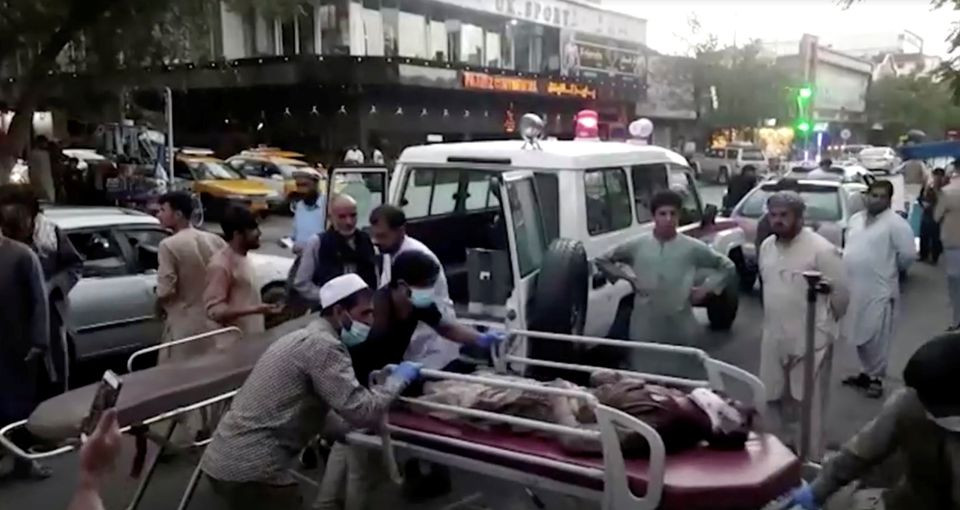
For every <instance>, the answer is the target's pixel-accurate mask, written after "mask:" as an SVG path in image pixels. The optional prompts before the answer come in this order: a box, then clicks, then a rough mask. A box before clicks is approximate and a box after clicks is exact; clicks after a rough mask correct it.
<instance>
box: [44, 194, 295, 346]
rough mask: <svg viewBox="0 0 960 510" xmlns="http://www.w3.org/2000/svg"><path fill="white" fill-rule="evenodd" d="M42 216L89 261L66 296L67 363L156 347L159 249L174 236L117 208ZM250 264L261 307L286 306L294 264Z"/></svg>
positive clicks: (258, 260) (254, 256)
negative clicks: (264, 304) (284, 298)
mask: <svg viewBox="0 0 960 510" xmlns="http://www.w3.org/2000/svg"><path fill="white" fill-rule="evenodd" d="M43 212H44V215H46V216H47V218H49V219H50V220H51V221H53V223H54V224H56V225H57V226H58V227H60V229H61V230H63V232H64V233H65V234H66V235H67V237H69V238H70V241H71V242H72V243H73V245H74V246H75V247H76V248H77V250H79V251H80V253H81V254H82V255H83V256H84V258H85V261H84V264H83V277H82V278H81V279H80V281H79V282H78V283H77V285H76V286H75V287H74V288H73V289H72V290H71V291H70V294H69V309H68V311H67V314H66V317H67V321H66V322H67V324H66V326H67V331H68V336H67V342H68V352H69V362H70V363H71V364H75V363H80V362H84V361H87V360H90V359H94V358H99V357H102V356H106V355H109V354H112V353H122V352H129V351H133V350H135V349H139V348H142V347H146V346H149V345H153V344H156V343H157V342H159V341H160V338H161V334H162V323H161V321H160V320H159V319H158V318H157V317H156V313H155V304H156V296H155V292H154V289H155V287H156V284H157V265H158V264H157V250H158V247H159V245H160V241H162V240H163V239H165V238H166V237H167V236H168V235H170V233H169V232H168V231H167V230H165V229H164V228H162V227H161V226H160V222H159V221H158V220H157V219H156V218H154V217H153V216H150V215H148V214H144V213H140V212H137V211H132V210H129V209H121V208H117V207H72V206H48V207H45V208H44V210H43ZM249 257H250V260H251V262H252V263H253V266H254V270H255V273H256V277H257V286H258V287H259V288H260V292H261V295H262V297H263V299H264V301H266V302H278V301H280V300H282V299H283V296H284V295H285V285H286V279H287V273H288V272H289V270H290V266H291V265H292V264H293V261H292V259H288V258H284V257H277V256H272V255H263V254H259V253H250V254H249Z"/></svg>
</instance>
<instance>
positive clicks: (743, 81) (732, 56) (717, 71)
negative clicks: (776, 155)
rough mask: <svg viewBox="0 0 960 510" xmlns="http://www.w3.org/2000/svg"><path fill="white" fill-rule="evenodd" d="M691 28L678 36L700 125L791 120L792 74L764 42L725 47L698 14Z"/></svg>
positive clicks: (689, 22)
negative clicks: (689, 60) (766, 53)
mask: <svg viewBox="0 0 960 510" xmlns="http://www.w3.org/2000/svg"><path fill="white" fill-rule="evenodd" d="M958 1H960V0H958ZM687 27H688V29H689V36H682V35H679V34H678V36H679V37H680V38H681V39H683V40H684V42H686V44H687V53H688V55H689V56H691V57H693V59H694V65H693V72H692V75H693V80H694V94H695V96H696V98H697V113H698V117H699V119H700V121H701V125H703V126H704V127H706V128H707V129H708V130H712V129H715V128H720V127H733V126H756V125H757V124H758V123H760V122H761V121H762V120H763V119H768V118H778V119H785V118H787V116H788V115H789V106H790V104H791V103H790V97H789V93H790V89H789V85H790V77H789V74H788V73H787V72H785V71H784V70H783V69H782V68H780V67H778V66H777V65H776V64H775V62H773V61H772V60H767V59H764V58H763V57H762V55H761V49H762V46H761V44H760V41H751V42H750V43H749V44H747V45H746V46H732V45H731V46H727V47H723V48H721V47H720V44H719V40H718V38H717V36H716V34H712V33H709V32H706V31H704V29H703V25H702V24H701V23H700V20H699V18H697V15H696V14H694V13H691V14H690V15H689V16H688V17H687ZM714 95H716V99H717V101H716V105H717V107H716V108H714V107H713V97H714Z"/></svg>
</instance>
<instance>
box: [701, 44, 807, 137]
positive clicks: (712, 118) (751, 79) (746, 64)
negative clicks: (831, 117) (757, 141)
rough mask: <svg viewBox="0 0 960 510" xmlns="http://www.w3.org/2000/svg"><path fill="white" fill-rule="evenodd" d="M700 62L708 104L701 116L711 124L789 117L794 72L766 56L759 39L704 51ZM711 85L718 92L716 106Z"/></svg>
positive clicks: (750, 123) (749, 123)
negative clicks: (739, 44) (737, 45)
mask: <svg viewBox="0 0 960 510" xmlns="http://www.w3.org/2000/svg"><path fill="white" fill-rule="evenodd" d="M697 65H698V67H699V68H700V69H699V72H698V75H699V79H700V81H701V87H700V89H701V92H702V94H701V96H702V97H703V98H704V100H703V101H702V102H703V103H705V104H704V105H703V106H702V107H701V112H702V117H701V118H702V120H704V121H705V122H706V123H707V125H708V126H710V127H724V126H756V125H758V124H759V123H760V122H762V121H763V119H767V118H777V119H781V120H782V119H786V118H787V117H788V116H789V108H790V105H791V102H790V97H791V95H790V91H791V87H790V86H791V78H790V75H789V73H788V72H787V71H786V70H784V69H783V68H782V67H780V66H777V65H776V64H775V63H774V62H773V61H772V60H770V59H765V58H762V56H761V46H760V43H759V41H754V42H751V43H750V44H748V45H747V46H744V47H733V46H730V47H727V48H723V49H720V50H712V51H704V52H701V53H700V54H699V55H698V56H697ZM794 85H795V84H794ZM711 87H712V88H713V90H714V91H715V93H716V98H717V104H716V106H717V107H716V108H714V107H713V106H714V105H713V99H712V93H711Z"/></svg>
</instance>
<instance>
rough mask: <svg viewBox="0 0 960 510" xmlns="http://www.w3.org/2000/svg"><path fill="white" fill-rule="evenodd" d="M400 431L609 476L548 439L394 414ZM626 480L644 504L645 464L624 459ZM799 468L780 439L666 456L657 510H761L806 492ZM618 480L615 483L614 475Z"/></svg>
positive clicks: (542, 469) (580, 481) (559, 475)
mask: <svg viewBox="0 0 960 510" xmlns="http://www.w3.org/2000/svg"><path fill="white" fill-rule="evenodd" d="M390 423H391V424H392V425H395V426H397V427H401V428H406V429H411V430H415V431H417V432H426V433H429V434H435V435H437V436H444V437H450V438H454V439H459V440H463V441H467V442H470V443H474V444H480V445H484V446H491V447H496V448H501V449H506V450H511V451H514V452H519V453H524V454H527V455H531V456H538V457H544V458H547V459H550V460H556V461H561V462H565V463H569V464H576V465H580V466H586V467H594V468H600V469H602V468H603V459H602V458H601V457H598V456H597V457H587V456H577V455H570V454H568V453H566V452H564V451H563V449H562V448H561V447H560V444H559V443H558V442H556V441H554V440H551V439H550V438H543V437H538V436H535V435H531V434H516V433H510V432H507V431H503V430H486V429H480V428H477V427H474V426H471V425H467V424H459V423H452V422H446V421H441V420H438V419H436V418H431V417H429V416H425V415H419V414H413V413H411V412H407V411H395V412H392V413H391V414H390ZM394 437H397V438H398V439H402V440H404V441H406V442H409V443H413V444H417V445H420V446H425V447H430V448H434V449H437V450H441V451H445V452H447V453H452V454H457V455H462V456H465V457H469V458H472V459H476V460H481V461H485V462H489V463H492V464H497V465H501V466H504V467H509V468H513V469H518V470H522V471H524V472H528V473H536V474H537V475H540V476H543V477H546V478H550V479H551V480H556V481H562V482H566V483H571V484H576V485H578V486H582V487H588V488H592V489H596V490H602V489H603V485H602V483H601V482H600V481H599V480H595V479H591V478H587V477H582V476H578V475H575V474H571V473H568V472H564V471H562V470H558V469H554V468H550V467H546V466H540V465H536V464H533V463H528V462H522V461H517V460H513V459H504V458H500V457H496V456H495V455H485V454H481V453H478V452H476V451H471V450H467V449H460V448H457V447H455V446H451V445H449V444H446V443H443V442H441V441H430V440H427V439H424V438H422V437H421V436H419V435H418V436H413V435H405V434H403V433H402V432H397V433H395V434H394ZM626 467H627V476H628V477H629V480H630V488H631V489H632V490H633V492H634V494H636V495H638V496H642V495H643V494H644V491H645V490H646V484H647V461H646V460H644V459H626ZM800 467H801V462H800V460H799V459H798V458H797V457H796V456H795V455H794V454H793V453H792V452H791V451H790V450H789V449H787V447H786V446H784V445H783V443H781V442H780V441H779V440H778V439H777V438H776V437H774V436H772V435H769V434H753V435H752V436H751V437H750V439H749V440H748V441H747V444H746V446H745V447H744V448H743V449H742V450H736V451H720V450H711V449H707V448H698V449H694V450H689V451H684V452H680V453H676V454H671V455H668V456H667V462H666V469H665V473H664V488H663V498H662V501H661V504H660V507H659V508H663V509H677V510H681V509H682V510H696V509H711V510H724V509H731V510H732V509H748V508H761V507H763V506H764V505H766V504H767V503H769V502H770V501H772V500H773V499H775V498H777V497H780V496H782V495H783V494H785V493H787V492H788V491H789V490H790V489H791V488H793V487H796V486H797V485H799V484H800ZM614 476H616V475H614Z"/></svg>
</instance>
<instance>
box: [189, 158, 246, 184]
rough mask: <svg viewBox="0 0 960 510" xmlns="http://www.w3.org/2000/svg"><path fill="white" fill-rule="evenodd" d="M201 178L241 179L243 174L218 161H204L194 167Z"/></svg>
mask: <svg viewBox="0 0 960 510" xmlns="http://www.w3.org/2000/svg"><path fill="white" fill-rule="evenodd" d="M195 168H196V169H198V170H199V171H200V175H201V178H202V179H216V180H224V181H225V180H233V179H243V178H244V177H243V174H241V173H240V172H238V171H236V170H234V169H233V168H230V167H229V166H227V165H224V164H223V163H220V162H218V161H204V162H202V163H198V164H197V165H196V167H195Z"/></svg>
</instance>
